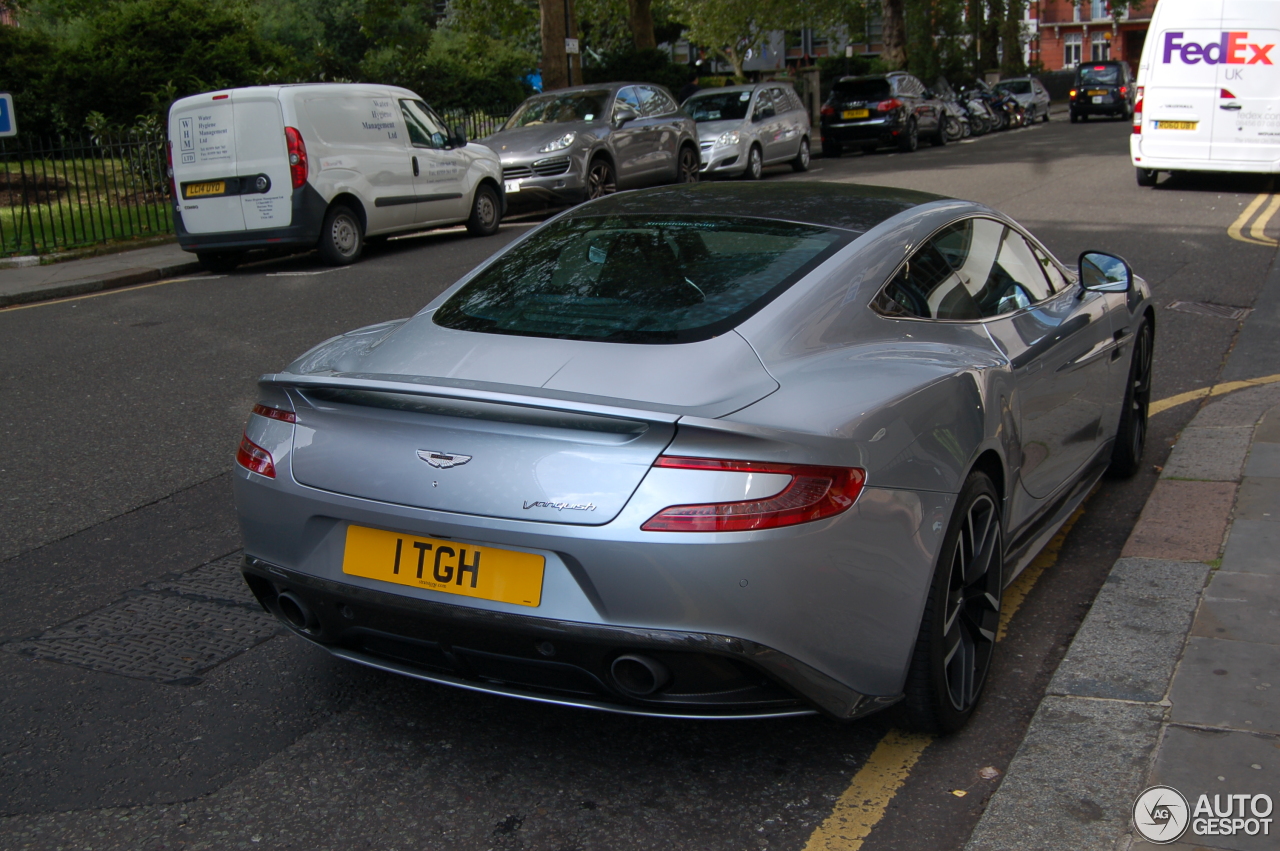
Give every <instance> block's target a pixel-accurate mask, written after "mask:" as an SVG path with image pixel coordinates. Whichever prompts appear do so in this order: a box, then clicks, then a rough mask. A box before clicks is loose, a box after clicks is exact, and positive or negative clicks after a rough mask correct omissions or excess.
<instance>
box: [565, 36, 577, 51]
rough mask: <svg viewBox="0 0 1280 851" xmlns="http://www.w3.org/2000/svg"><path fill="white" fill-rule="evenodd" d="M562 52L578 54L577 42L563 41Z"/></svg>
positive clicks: (567, 39) (575, 40) (569, 39)
mask: <svg viewBox="0 0 1280 851" xmlns="http://www.w3.org/2000/svg"><path fill="white" fill-rule="evenodd" d="M564 52H565V53H569V54H573V53H577V52H578V40H577V39H576V38H566V39H565V40H564Z"/></svg>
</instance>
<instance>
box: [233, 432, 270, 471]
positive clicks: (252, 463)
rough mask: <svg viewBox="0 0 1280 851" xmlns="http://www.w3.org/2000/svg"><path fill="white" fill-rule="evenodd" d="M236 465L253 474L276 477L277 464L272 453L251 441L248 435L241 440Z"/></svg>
mask: <svg viewBox="0 0 1280 851" xmlns="http://www.w3.org/2000/svg"><path fill="white" fill-rule="evenodd" d="M236 463H237V464H239V465H240V466H241V467H244V468H245V469H246V470H248V471H249V472H251V473H257V474H258V475H259V476H266V477H267V478H268V479H274V478H275V477H276V464H275V461H274V460H273V459H272V458H271V453H270V452H268V451H267V450H265V449H263V448H262V447H261V446H259V445H258V444H256V443H254V442H253V441H252V440H250V439H249V436H248V435H245V436H244V437H241V438H240V448H239V449H237V450H236Z"/></svg>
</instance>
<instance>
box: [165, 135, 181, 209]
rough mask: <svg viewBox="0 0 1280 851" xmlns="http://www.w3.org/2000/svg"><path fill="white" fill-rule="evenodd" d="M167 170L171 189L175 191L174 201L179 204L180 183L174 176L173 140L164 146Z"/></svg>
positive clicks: (169, 140)
mask: <svg viewBox="0 0 1280 851" xmlns="http://www.w3.org/2000/svg"><path fill="white" fill-rule="evenodd" d="M164 162H165V168H166V170H167V171H168V173H169V188H170V189H171V190H172V191H173V201H174V203H175V204H176V203H177V202H178V181H177V180H176V179H174V176H173V140H172V139H168V140H166V142H165V146H164Z"/></svg>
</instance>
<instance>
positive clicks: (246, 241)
mask: <svg viewBox="0 0 1280 851" xmlns="http://www.w3.org/2000/svg"><path fill="white" fill-rule="evenodd" d="M291 200H292V216H291V218H290V220H289V222H290V224H289V226H288V227H283V228H262V229H256V230H237V231H223V232H220V233H191V232H189V231H188V230H187V228H186V225H185V224H184V223H183V221H182V210H181V208H180V207H179V208H177V209H175V210H174V215H173V223H174V230H175V232H176V233H177V236H178V245H179V246H180V247H181V248H182V250H183V251H191V252H200V251H241V250H248V249H251V248H271V247H276V246H282V247H283V246H294V247H296V246H312V245H315V244H316V243H317V242H319V240H320V228H321V226H322V225H323V224H324V216H325V213H326V211H327V210H328V208H329V205H328V204H326V203H325V200H324V197H323V196H321V195H320V193H319V192H317V191H316V190H315V187H313V186H312V185H311V184H310V183H304V184H303V185H302V186H301V187H299V188H298V189H295V190H293V196H292V199H291Z"/></svg>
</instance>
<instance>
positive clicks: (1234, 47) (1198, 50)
mask: <svg viewBox="0 0 1280 851" xmlns="http://www.w3.org/2000/svg"><path fill="white" fill-rule="evenodd" d="M1184 35H1185V33H1180V32H1167V33H1165V34H1164V64H1165V65H1168V64H1169V63H1170V62H1172V61H1173V57H1174V54H1177V56H1178V58H1179V59H1180V60H1181V61H1182V62H1183V63H1184V64H1187V65H1198V64H1200V62H1201V60H1203V61H1204V64H1206V65H1271V64H1272V62H1271V50H1272V48H1274V47H1275V45H1274V44H1254V43H1253V42H1250V41H1249V40H1248V39H1249V33H1248V31H1245V32H1224V33H1223V34H1222V38H1221V39H1219V40H1218V41H1211V42H1209V43H1208V44H1200V43H1199V42H1196V41H1183V36H1184Z"/></svg>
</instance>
